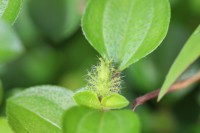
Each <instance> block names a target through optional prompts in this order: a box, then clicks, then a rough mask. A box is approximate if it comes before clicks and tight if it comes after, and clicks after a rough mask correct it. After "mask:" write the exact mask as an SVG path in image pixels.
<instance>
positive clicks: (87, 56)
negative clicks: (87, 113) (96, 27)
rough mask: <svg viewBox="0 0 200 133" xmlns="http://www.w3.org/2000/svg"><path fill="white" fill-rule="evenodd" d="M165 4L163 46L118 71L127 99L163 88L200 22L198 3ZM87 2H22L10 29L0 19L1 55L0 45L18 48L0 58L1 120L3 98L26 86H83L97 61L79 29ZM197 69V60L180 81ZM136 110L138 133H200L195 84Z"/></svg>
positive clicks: (196, 0)
mask: <svg viewBox="0 0 200 133" xmlns="http://www.w3.org/2000/svg"><path fill="white" fill-rule="evenodd" d="M170 2H171V11H172V16H171V23H170V28H169V32H168V34H167V37H166V38H165V40H164V42H163V43H162V44H161V45H160V46H159V48H158V49H157V50H156V51H155V52H153V53H152V54H151V55H149V56H147V57H146V58H144V59H142V60H141V61H139V62H137V63H136V64H133V65H132V66H130V67H129V68H128V69H127V70H126V71H125V72H124V73H123V77H124V78H123V79H124V82H123V90H122V94H123V95H125V96H126V97H127V98H128V99H129V100H130V101H134V99H135V98H136V97H138V96H141V95H143V94H145V93H147V92H150V91H152V90H155V89H157V88H159V87H160V86H161V85H162V83H163V81H164V78H165V76H166V74H167V72H168V70H169V68H170V66H171V64H172V63H173V61H174V59H175V57H176V56H177V54H178V53H179V51H180V50H181V48H182V46H183V45H184V43H185V42H186V41H187V39H188V38H189V36H190V35H191V34H192V32H193V31H194V30H195V28H196V27H197V26H198V25H199V24H200V0H170ZM86 3H87V0H24V1H23V7H22V10H21V12H20V14H19V17H18V19H17V21H16V22H15V24H14V25H13V26H12V28H11V27H10V26H9V25H8V24H6V23H5V22H3V21H2V20H0V52H1V48H2V47H4V46H2V45H1V44H3V43H4V44H9V43H11V44H13V46H12V47H13V48H15V50H16V49H17V50H16V52H15V54H9V56H8V55H5V56H6V57H7V59H6V60H3V59H0V79H1V82H2V85H0V103H1V106H0V115H1V117H2V122H3V121H4V120H3V118H4V117H5V101H6V99H7V98H8V97H10V96H12V95H15V94H16V93H18V92H20V91H22V90H24V89H26V88H27V87H30V86H35V85H41V84H53V85H59V86H63V87H66V88H68V89H71V90H74V91H75V90H77V89H79V88H82V87H84V86H85V84H86V81H85V75H86V74H87V72H88V71H89V70H90V69H91V67H92V66H93V65H95V64H96V63H97V62H98V57H99V55H98V53H97V52H96V51H95V50H94V49H93V48H92V47H91V46H90V44H89V43H88V42H87V40H86V39H85V37H84V35H83V33H82V30H81V16H82V13H83V10H84V7H85V5H86ZM94 15H95V14H94ZM91 17H92V16H91ZM1 21H2V22H1ZM13 35H14V37H13ZM5 46H7V45H5ZM8 52H9V51H8ZM191 52H192V51H191ZM188 54H189V53H188ZM199 69H200V60H197V61H196V62H195V63H194V64H193V65H191V67H190V68H188V70H187V71H186V72H185V73H184V76H183V77H182V78H186V77H188V76H191V75H192V74H194V73H195V72H197V71H198V70H199ZM136 112H137V113H138V114H139V116H140V119H141V123H142V133H200V84H199V83H197V84H195V85H193V86H191V87H189V88H188V89H185V90H182V91H179V92H175V93H173V94H169V95H168V96H166V97H165V98H164V99H163V100H162V101H161V102H159V103H157V102H156V100H151V101H149V102H148V103H146V104H145V105H142V106H141V107H139V108H137V110H136Z"/></svg>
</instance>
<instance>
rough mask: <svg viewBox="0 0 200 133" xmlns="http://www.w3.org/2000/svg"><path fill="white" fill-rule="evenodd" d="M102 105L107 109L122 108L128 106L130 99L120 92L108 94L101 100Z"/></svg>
mask: <svg viewBox="0 0 200 133" xmlns="http://www.w3.org/2000/svg"><path fill="white" fill-rule="evenodd" d="M101 103H102V105H103V106H104V107H105V108H107V109H120V108H124V107H126V106H128V104H129V101H128V100H127V99H126V98H125V97H123V96H122V95H120V94H118V93H113V94H111V95H110V96H106V97H104V98H103V99H102V101H101Z"/></svg>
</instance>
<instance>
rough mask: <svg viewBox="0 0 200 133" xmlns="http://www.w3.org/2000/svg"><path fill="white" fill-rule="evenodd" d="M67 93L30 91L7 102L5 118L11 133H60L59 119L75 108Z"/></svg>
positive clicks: (46, 88) (48, 88)
mask: <svg viewBox="0 0 200 133" xmlns="http://www.w3.org/2000/svg"><path fill="white" fill-rule="evenodd" d="M72 95H73V93H72V92H71V91H70V90H67V89H64V88H61V87H56V86H38V87H32V88H30V89H27V90H25V91H23V92H22V93H18V94H16V95H15V96H14V97H12V98H10V99H9V100H8V101H7V108H6V112H7V117H8V122H9V124H10V125H11V127H12V129H13V130H14V131H15V133H62V128H61V127H62V115H63V113H64V111H65V110H66V109H68V108H70V107H72V106H74V105H75V103H74V101H73V99H72Z"/></svg>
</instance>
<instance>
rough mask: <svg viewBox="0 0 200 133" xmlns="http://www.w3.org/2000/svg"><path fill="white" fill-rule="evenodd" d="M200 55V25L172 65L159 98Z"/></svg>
mask: <svg viewBox="0 0 200 133" xmlns="http://www.w3.org/2000/svg"><path fill="white" fill-rule="evenodd" d="M199 57H200V25H199V26H198V28H197V29H196V30H195V32H194V33H193V34H192V35H191V37H190V38H189V40H188V41H187V42H186V44H185V46H184V47H183V48H182V50H181V52H180V53H179V55H178V57H177V58H176V60H175V62H174V63H173V65H172V66H171V68H170V70H169V73H168V74H167V77H166V79H165V81H164V83H163V85H162V88H161V91H160V94H159V97H158V100H160V99H161V98H162V97H163V96H164V95H165V93H166V92H167V91H168V89H169V88H170V86H171V85H172V84H173V83H174V82H175V81H176V80H177V78H178V77H179V76H180V75H181V74H182V73H183V72H184V71H185V70H186V69H187V68H188V67H189V66H190V65H191V64H192V63H193V62H194V61H195V60H196V59H197V58H199Z"/></svg>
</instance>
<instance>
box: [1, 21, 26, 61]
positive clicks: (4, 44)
mask: <svg viewBox="0 0 200 133" xmlns="http://www.w3.org/2000/svg"><path fill="white" fill-rule="evenodd" d="M23 50H24V49H23V47H22V43H21V41H20V40H19V38H18V37H17V35H16V34H15V33H14V31H13V29H12V28H11V27H10V25H8V24H7V23H5V22H4V21H3V20H1V19H0V64H1V63H4V62H6V61H9V60H12V59H14V58H16V57H17V56H19V55H20V54H22V52H23Z"/></svg>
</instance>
